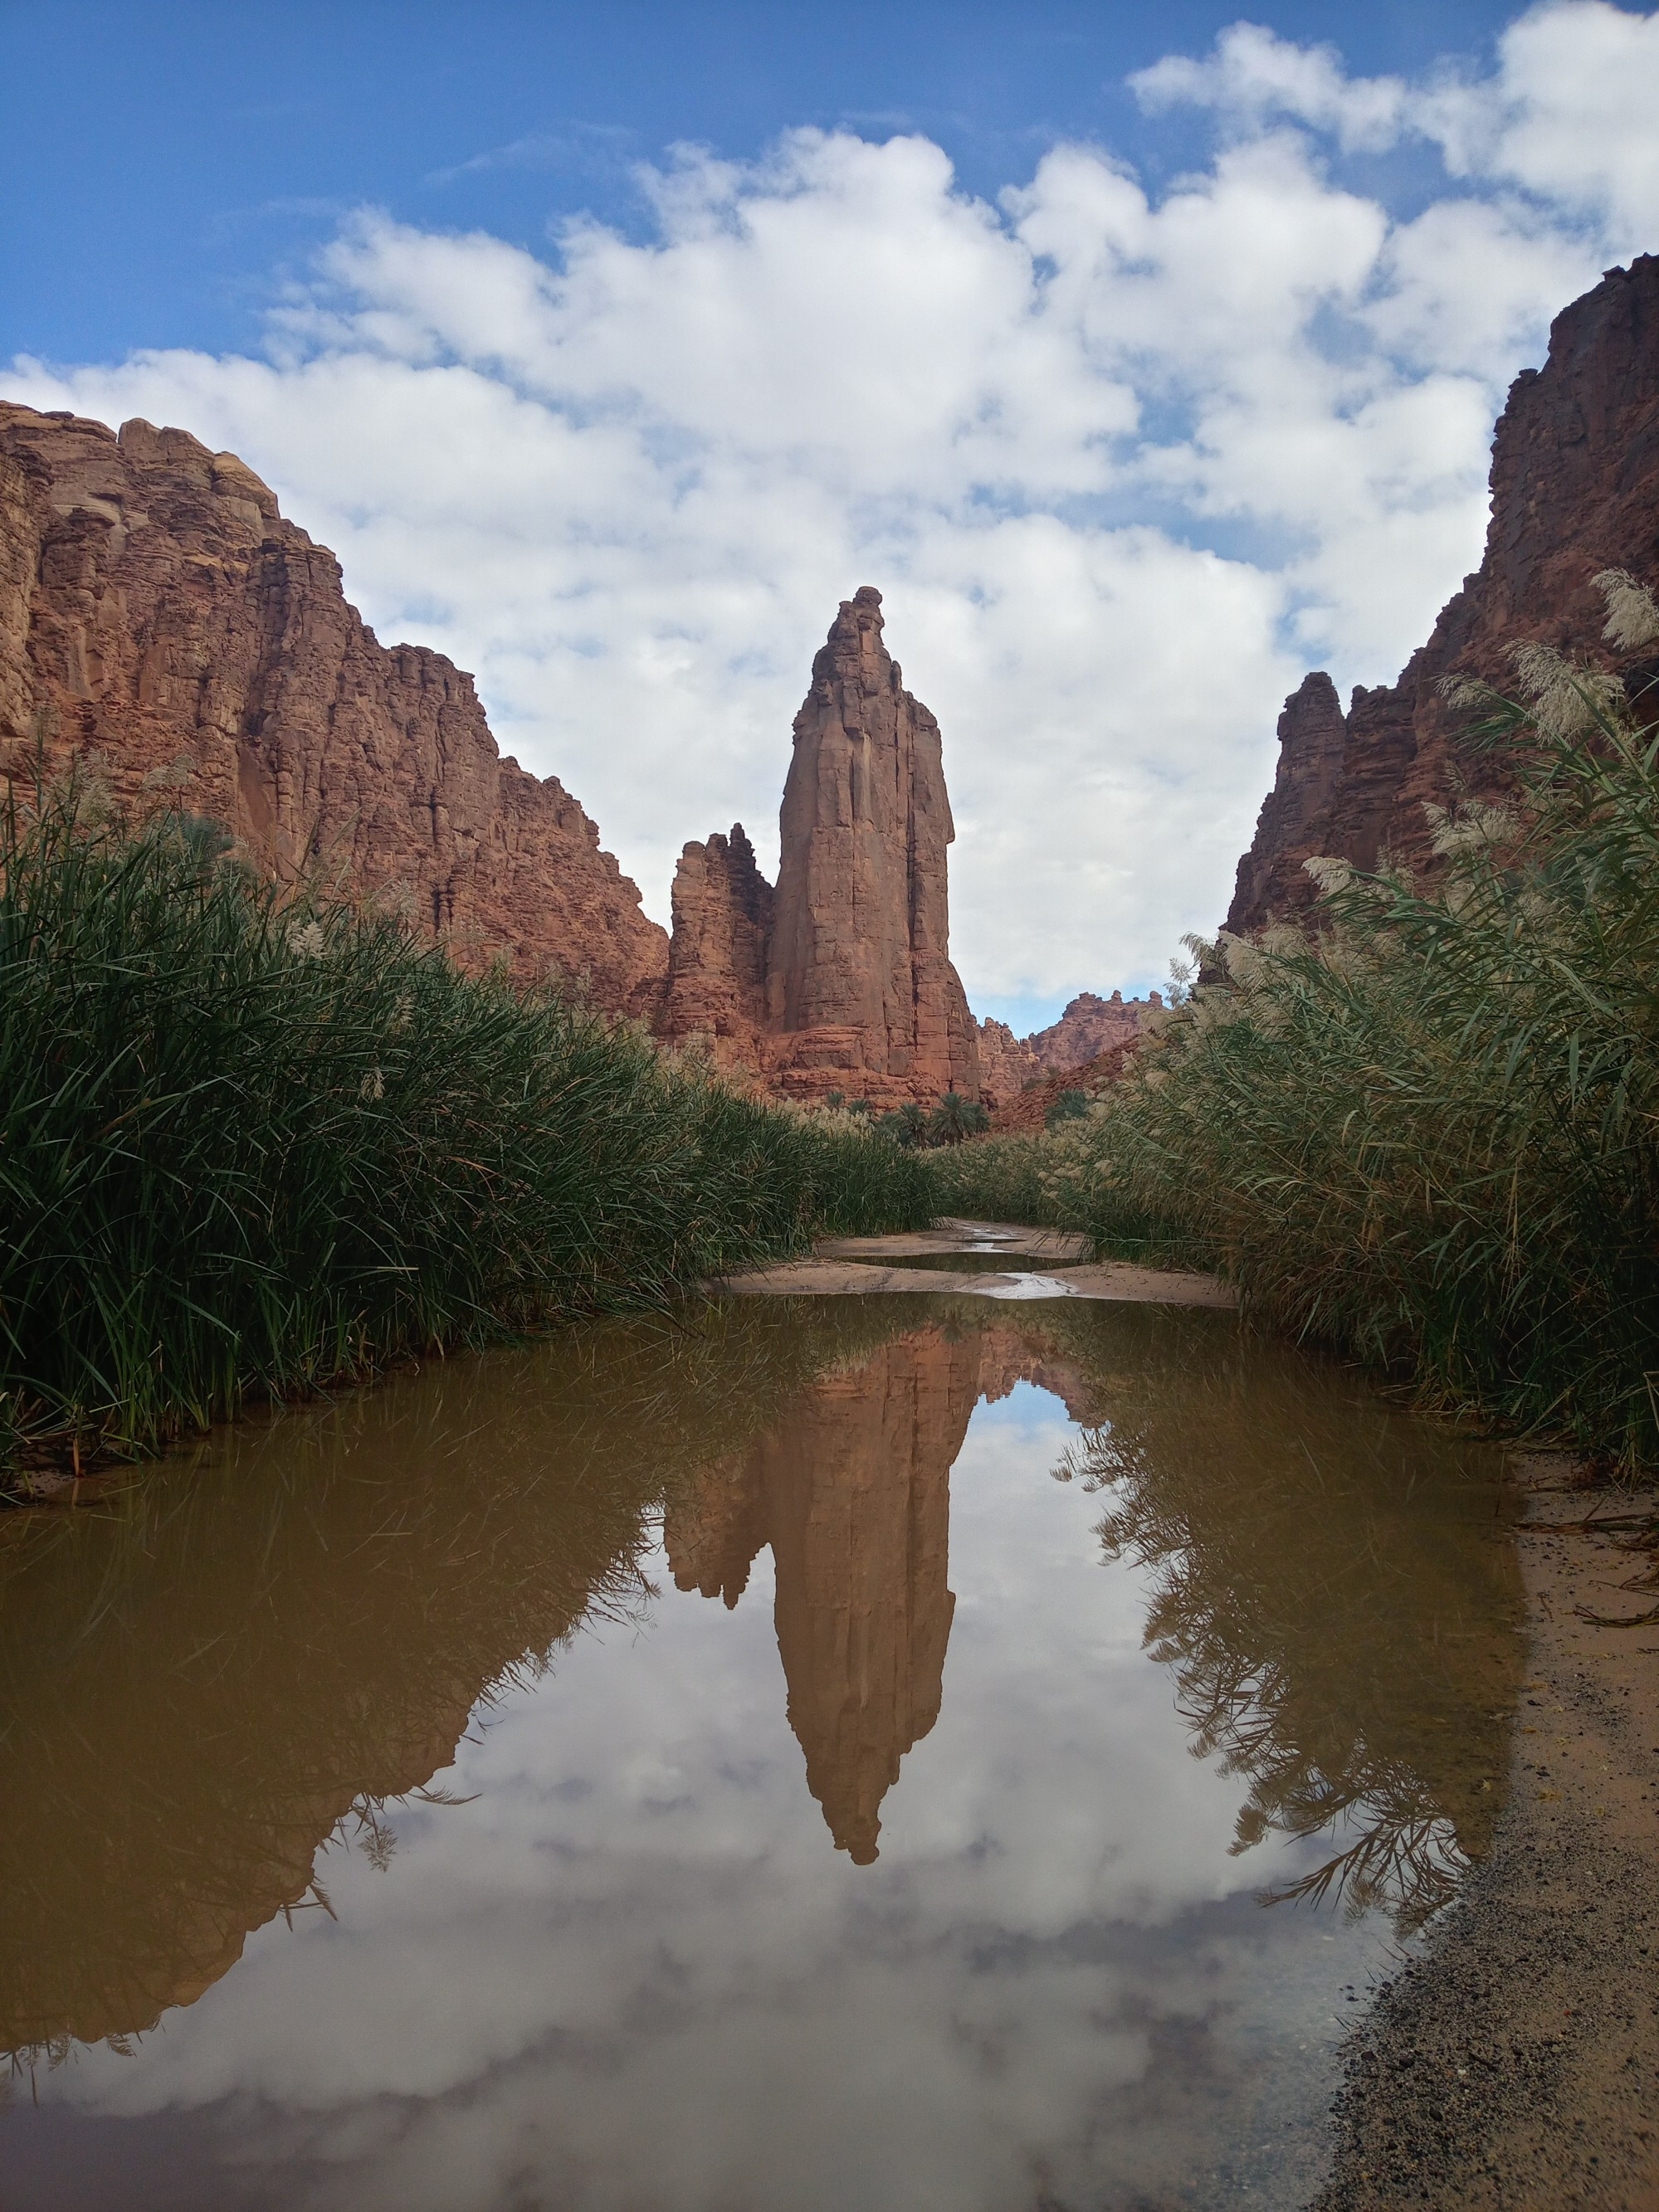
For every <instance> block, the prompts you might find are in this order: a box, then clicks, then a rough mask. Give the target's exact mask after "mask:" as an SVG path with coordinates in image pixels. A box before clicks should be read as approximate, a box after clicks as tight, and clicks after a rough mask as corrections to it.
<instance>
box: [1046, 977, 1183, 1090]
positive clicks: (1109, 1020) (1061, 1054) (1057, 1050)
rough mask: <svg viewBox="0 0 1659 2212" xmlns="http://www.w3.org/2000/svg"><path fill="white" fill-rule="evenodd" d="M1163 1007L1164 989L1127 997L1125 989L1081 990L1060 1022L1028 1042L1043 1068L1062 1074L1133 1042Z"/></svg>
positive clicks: (1051, 1072)
mask: <svg viewBox="0 0 1659 2212" xmlns="http://www.w3.org/2000/svg"><path fill="white" fill-rule="evenodd" d="M1163 1011H1164V994H1163V993H1162V992H1161V991H1149V992H1148V993H1147V994H1146V997H1145V998H1144V999H1126V998H1125V997H1124V995H1123V994H1122V992H1121V991H1114V992H1113V994H1112V995H1111V997H1110V998H1109V999H1102V998H1099V997H1097V995H1096V994H1095V993H1094V992H1092V991H1079V994H1078V995H1077V997H1076V998H1075V999H1073V1000H1072V1003H1071V1004H1070V1006H1067V1007H1066V1011H1065V1012H1064V1013H1063V1014H1062V1015H1061V1016H1060V1019H1059V1020H1058V1021H1057V1022H1055V1023H1054V1024H1051V1025H1050V1027H1048V1029H1046V1030H1037V1031H1036V1034H1035V1035H1034V1036H1029V1037H1027V1039H1026V1040H1025V1042H1026V1043H1027V1045H1028V1046H1029V1047H1030V1052H1031V1056H1032V1058H1033V1059H1034V1060H1036V1063H1037V1066H1038V1069H1039V1070H1040V1071H1041V1072H1042V1073H1048V1074H1059V1073H1063V1072H1064V1071H1065V1070H1066V1069H1067V1068H1072V1067H1083V1066H1086V1065H1087V1063H1088V1062H1089V1061H1090V1060H1098V1059H1099V1058H1100V1056H1101V1054H1102V1053H1105V1052H1113V1051H1115V1049H1116V1048H1117V1047H1118V1046H1119V1045H1122V1044H1131V1043H1133V1041H1134V1039H1135V1038H1136V1037H1138V1036H1139V1035H1140V1032H1141V1030H1143V1029H1144V1028H1145V1027H1146V1023H1147V1020H1148V1019H1149V1018H1150V1017H1151V1016H1152V1015H1153V1014H1158V1013H1162V1012H1163Z"/></svg>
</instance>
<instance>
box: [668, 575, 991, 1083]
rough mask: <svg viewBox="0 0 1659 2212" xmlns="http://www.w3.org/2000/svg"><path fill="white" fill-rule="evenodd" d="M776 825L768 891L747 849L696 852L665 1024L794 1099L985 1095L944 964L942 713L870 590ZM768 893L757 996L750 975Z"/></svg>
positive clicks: (844, 612) (855, 613)
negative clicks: (735, 856) (892, 647)
mask: <svg viewBox="0 0 1659 2212" xmlns="http://www.w3.org/2000/svg"><path fill="white" fill-rule="evenodd" d="M779 828H780V861H779V871H778V883H777V889H776V891H775V894H774V893H771V892H770V891H769V888H768V887H767V886H766V885H765V884H764V879H763V878H759V877H758V875H757V874H751V871H752V857H753V856H752V854H750V857H749V860H748V861H747V862H744V863H741V864H740V865H739V866H738V872H736V873H735V874H734V873H733V868H732V853H731V849H730V848H727V847H726V841H725V840H723V839H719V838H713V839H710V840H709V842H708V844H707V845H703V846H697V845H689V846H687V848H685V852H684V854H683V855H682V857H681V861H680V868H679V874H678V878H677V880H676V884H675V894H674V896H675V909H674V912H675V923H674V943H673V949H672V951H671V958H670V973H671V985H670V994H669V1000H668V1004H667V1006H666V1009H665V1016H664V1021H663V1029H664V1033H665V1035H668V1036H675V1037H678V1036H687V1035H689V1034H690V1033H691V1030H692V1028H693V1027H696V1026H702V1028H703V1030H704V1033H705V1034H708V1035H710V1036H713V1037H714V1039H715V1040H716V1041H717V1057H720V1056H722V1055H721V1054H720V1053H719V1051H718V1042H719V1041H720V1040H721V1039H729V1040H730V1041H731V1042H730V1045H729V1048H728V1052H727V1054H726V1055H724V1056H726V1057H729V1058H731V1059H733V1060H744V1059H745V1058H747V1059H749V1060H750V1064H753V1065H757V1066H758V1067H759V1068H760V1070H761V1071H762V1072H763V1073H764V1074H765V1075H766V1076H768V1077H769V1079H770V1080H771V1081H773V1082H774V1083H775V1085H776V1086H777V1087H778V1088H780V1089H781V1090H783V1091H786V1092H788V1093H791V1094H793V1095H794V1096H797V1097H805V1098H811V1097H823V1095H825V1094H826V1093H827V1092H829V1091H832V1090H839V1091H843V1092H845V1093H847V1094H848V1095H849V1096H854V1097H857V1096H864V1097H869V1098H871V1099H872V1101H873V1102H875V1103H878V1104H886V1103H897V1102H898V1101H901V1100H903V1099H906V1098H919V1099H927V1100H932V1099H933V1098H937V1097H939V1096H940V1095H941V1094H942V1093H943V1092H945V1091H950V1090H956V1091H959V1092H960V1093H962V1094H963V1096H964V1097H970V1098H976V1097H978V1096H979V1089H980V1070H979V1053H978V1040H977V1034H976V1031H975V1024H974V1022H973V1018H972V1017H971V1015H970V1014H969V1011H968V1001H967V998H966V995H965V994H964V993H963V987H962V985H961V982H960V981H959V980H958V978H957V973H956V970H955V969H954V968H952V966H951V960H950V917H949V895H948V888H947V880H946V878H947V853H948V848H949V847H950V844H951V839H952V837H953V836H954V835H955V830H954V828H953V825H952V823H951V804H950V800H949V799H948V798H947V796H946V794H945V770H944V761H943V755H942V750H941V745H940V739H939V725H938V723H937V722H936V721H935V720H934V719H933V715H932V714H929V713H928V711H927V708H926V707H924V706H922V705H921V702H920V701H919V700H917V699H915V697H913V696H912V695H911V694H910V693H909V692H908V691H907V690H905V689H904V686H903V684H902V679H901V674H900V670H899V667H898V665H897V663H896V661H895V660H894V659H892V657H891V655H890V653H889V652H888V650H887V647H886V646H885V644H884V641H883V637H882V614H881V594H880V592H878V591H876V590H874V589H873V588H872V586H870V585H868V584H866V585H863V586H860V589H859V590H858V591H857V592H854V595H853V597H852V598H851V599H846V600H843V601H842V606H841V610H840V612H839V613H838V614H837V616H836V620H835V622H834V623H833V624H832V625H831V627H830V630H829V638H828V641H826V643H825V644H824V645H823V647H822V649H821V650H820V651H819V653H818V654H817V659H815V660H814V661H813V664H812V682H811V690H809V691H808V693H807V696H806V698H805V702H804V703H803V705H802V707H801V709H800V712H799V714H797V715H796V717H795V724H794V750H793V757H792V759H791V761H790V764H789V772H788V776H787V781H786V782H785V786H784V794H783V806H782V810H781V816H780V822H779ZM746 849H747V848H746V841H745V850H746ZM768 904H769V909H770V910H769V922H768V924H767V927H766V937H765V957H764V963H763V975H764V989H763V993H762V994H760V996H759V997H758V999H757V998H756V997H755V996H754V995H753V994H752V991H751V987H750V982H749V981H747V980H745V979H747V978H748V977H749V976H750V974H751V971H752V965H753V962H752V952H753V948H754V947H755V945H756V944H757V937H756V932H757V929H758V928H759V927H760V921H759V917H760V916H761V915H763V912H764V911H765V910H766V908H767V907H768ZM739 971H741V973H740V972H739ZM699 1010H701V1016H702V1018H701V1020H699V1019H698V1018H697V1017H698V1013H699ZM722 1023H724V1026H722ZM751 1026H752V1032H753V1035H752V1040H751V1037H750V1029H751Z"/></svg>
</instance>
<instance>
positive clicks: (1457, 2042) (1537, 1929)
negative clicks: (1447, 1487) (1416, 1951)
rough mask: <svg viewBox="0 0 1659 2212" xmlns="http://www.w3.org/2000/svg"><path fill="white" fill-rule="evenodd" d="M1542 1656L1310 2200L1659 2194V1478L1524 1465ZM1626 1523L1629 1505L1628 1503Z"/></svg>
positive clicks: (1343, 2102) (1446, 2211) (1368, 2046)
mask: <svg viewBox="0 0 1659 2212" xmlns="http://www.w3.org/2000/svg"><path fill="white" fill-rule="evenodd" d="M1520 1474H1521V1477H1522V1483H1523V1486H1524V1487H1525V1489H1526V1491H1527V1493H1528V1510H1527V1516H1526V1519H1525V1520H1524V1522H1522V1529H1521V1533H1520V1535H1519V1539H1518V1541H1519V1543H1520V1546H1521V1554H1522V1573H1523V1577H1524V1579H1525V1584H1526V1589H1527V1593H1528V1600H1529V1603H1530V1609H1531V1613H1532V1623H1531V1647H1530V1648H1531V1666H1530V1670H1529V1673H1528V1681H1527V1686H1526V1688H1525V1690H1524V1691H1523V1692H1522V1709H1521V1726H1520V1729H1519V1730H1518V1732H1517V1735H1516V1746H1515V1754H1514V1757H1515V1769H1514V1775H1513V1792H1514V1794H1513V1796H1512V1797H1511V1800H1510V1805H1509V1808H1507V1811H1506V1813H1505V1815H1504V1820H1503V1822H1502V1824H1501V1826H1500V1828H1499V1832H1498V1841H1497V1844H1496V1848H1495V1849H1494V1850H1493V1853H1492V1857H1490V1858H1489V1859H1488V1860H1487V1861H1486V1863H1485V1864H1484V1865H1483V1866H1481V1867H1480V1868H1479V1869H1476V1871H1475V1874H1474V1876H1473V1877H1472V1879H1471V1880H1470V1881H1469V1883H1468V1887H1467V1889H1466V1890H1465V1893H1464V1895H1463V1897H1462V1899H1461V1900H1460V1902H1459V1903H1458V1905H1456V1906H1455V1907H1454V1908H1453V1910H1452V1912H1451V1914H1450V1915H1449V1918H1448V1920H1447V1923H1446V1924H1445V1926H1444V1927H1443V1929H1442V1931H1441V1932H1440V1934H1439V1935H1438V1936H1437V1937H1436V1938H1434V1939H1433V1940H1431V1942H1430V1944H1429V1946H1428V1947H1427V1949H1426V1950H1425V1954H1423V1955H1422V1956H1421V1958H1420V1959H1419V1960H1416V1961H1414V1962H1413V1964H1412V1965H1410V1966H1407V1968H1406V1970H1405V1971H1404V1972H1402V1973H1401V1975H1400V1976H1399V1978H1397V1979H1396V1980H1395V1981H1394V1982H1393V1983H1392V1984H1387V1985H1385V1986H1384V1988H1383V1990H1382V1992H1381V1993H1380V1995H1379V1996H1378V2000H1377V2002H1376V2006H1375V2008H1374V2009H1373V2010H1372V2011H1371V2012H1370V2015H1368V2017H1367V2019H1366V2021H1364V2025H1363V2026H1362V2027H1361V2029H1360V2031H1359V2033H1358V2035H1357V2037H1356V2039H1355V2041H1354V2043H1353V2045H1352V2050H1351V2051H1350V2054H1349V2057H1348V2061H1347V2067H1346V2075H1347V2086H1346V2089H1345V2090H1344V2092H1343V2093H1342V2095H1341V2096H1340V2099H1339V2100H1338V2105H1337V2130H1338V2148H1337V2155H1336V2160H1335V2165H1334V2169H1333V2174H1332V2179H1331V2180H1330V2181H1329V2183H1328V2185H1327V2186H1326V2187H1325V2189H1324V2190H1323V2191H1322V2192H1321V2194H1320V2195H1319V2196H1318V2197H1316V2198H1315V2199H1314V2212H1372V2208H1382V2207H1394V2206H1404V2205H1422V2204H1431V2205H1433V2206H1435V2207H1437V2208H1439V2212H1453V2209H1454V2208H1455V2212H1462V2208H1464V2207H1472V2208H1486V2207H1494V2208H1496V2207H1502V2208H1504V2212H1534V2208H1536V2212H1553V2208H1555V2207H1557V2206H1562V2207H1568V2206H1584V2207H1607V2208H1618V2212H1651V2208H1654V2207H1659V1619H1648V1620H1647V1621H1646V1625H1645V1626H1641V1625H1631V1626H1603V1625H1601V1624H1600V1622H1598V1621H1593V1620H1587V1619H1586V1618H1585V1617H1584V1616H1585V1614H1587V1613H1588V1614H1595V1615H1598V1616H1600V1617H1601V1621H1603V1622H1604V1621H1606V1620H1619V1621H1620V1622H1626V1623H1631V1624H1639V1623H1641V1622H1642V1621H1643V1620H1644V1617H1645V1616H1651V1615H1654V1614H1655V1613H1656V1608H1659V1584H1656V1582H1655V1580H1654V1579H1653V1567H1654V1561H1655V1554H1654V1553H1653V1552H1652V1551H1650V1550H1645V1549H1641V1548H1632V1547H1633V1546H1635V1545H1639V1542H1640V1537H1641V1527H1640V1524H1641V1522H1643V1520H1644V1518H1648V1519H1650V1518H1651V1516H1653V1515H1654V1514H1655V1513H1656V1512H1659V1492H1654V1491H1650V1492H1644V1493H1640V1494H1637V1495H1632V1493H1630V1492H1620V1491H1614V1490H1610V1489H1606V1488H1600V1489H1587V1488H1584V1487H1583V1486H1580V1485H1579V1484H1578V1483H1577V1482H1576V1481H1575V1480H1574V1479H1573V1475H1572V1471H1571V1468H1570V1466H1568V1465H1567V1464H1566V1463H1565V1462H1561V1461H1559V1460H1558V1461H1548V1460H1543V1459H1534V1460H1532V1461H1529V1462H1522V1463H1521V1468H1520ZM1621 1524H1622V1525H1621Z"/></svg>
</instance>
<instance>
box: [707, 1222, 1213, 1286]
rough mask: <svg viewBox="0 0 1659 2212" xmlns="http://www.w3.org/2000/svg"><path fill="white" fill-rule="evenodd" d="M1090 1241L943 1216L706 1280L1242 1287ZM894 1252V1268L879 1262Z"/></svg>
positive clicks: (788, 1283) (749, 1283)
mask: <svg viewBox="0 0 1659 2212" xmlns="http://www.w3.org/2000/svg"><path fill="white" fill-rule="evenodd" d="M1088 1251H1089V1245H1088V1240H1087V1239H1086V1238H1085V1237H1074V1236H1072V1235H1069V1234H1068V1233H1067V1232H1066V1231H1063V1230H1057V1229H1019V1228H1016V1227H1013V1226H1011V1225H1007V1224H1004V1223H1000V1222H982V1221H945V1222H943V1223H941V1224H940V1225H939V1227H938V1228H937V1229H924V1230H919V1231H915V1232H914V1233H912V1234H908V1235H905V1236H901V1237H829V1238H826V1239H825V1240H824V1241H823V1243H820V1244H819V1245H818V1246H817V1248H816V1249H815V1250H814V1252H813V1254H812V1255H811V1258H810V1259H805V1260H787V1261H783V1262H782V1263H781V1264H780V1265H779V1266H777V1267H758V1268H756V1269H755V1270H754V1271H753V1273H749V1274H743V1275H729V1276H727V1277H726V1279H724V1280H723V1281H721V1282H719V1283H714V1284H711V1285H709V1287H710V1289H712V1290H720V1291H731V1292H732V1293H734V1294H735V1295H737V1296H738V1297H848V1296H852V1295H854V1294H858V1293H863V1294H865V1295H868V1294H870V1293H872V1292H876V1291H907V1292H911V1293H914V1292H916V1291H933V1292H935V1293H937V1292H939V1291H955V1292H957V1293H966V1294H967V1295H969V1296H970V1297H984V1298H1022V1299H1023V1298H1044V1297H1048V1298H1121V1299H1127V1300H1129V1301H1131V1302H1133V1303H1134V1304H1141V1305H1152V1304H1163V1305H1179V1306H1220V1307H1231V1306H1236V1305H1237V1303H1238V1294H1237V1291H1235V1290H1234V1289H1233V1287H1232V1285H1231V1284H1230V1283H1224V1282H1221V1281H1219V1280H1218V1279H1217V1278H1216V1277H1215V1276H1213V1275H1194V1274H1185V1273H1179V1272H1178V1271H1176V1270H1175V1269H1173V1268H1167V1267H1132V1266H1129V1265H1127V1263H1125V1262H1122V1261H1115V1260H1109V1261H1097V1262H1090V1261H1089V1260H1088ZM952 1253H961V1254H962V1255H963V1256H964V1257H966V1256H969V1255H972V1256H973V1257H975V1258H979V1259H982V1258H983V1257H984V1255H986V1254H987V1253H994V1254H998V1255H1002V1254H1006V1256H1007V1260H1008V1268H1007V1272H1006V1273H995V1274H984V1273H979V1272H977V1271H975V1272H972V1273H970V1272H969V1271H968V1270H966V1269H963V1271H962V1272H961V1273H957V1272H956V1271H955V1270H953V1269H951V1268H949V1267H939V1266H938V1265H937V1264H934V1265H931V1266H929V1267H926V1268H922V1267H915V1266H910V1267H907V1266H906V1265H905V1264H904V1263H905V1261H907V1260H908V1261H916V1260H921V1259H926V1260H928V1261H933V1262H937V1261H939V1259H941V1258H948V1257H949V1256H950V1255H951V1254H952ZM884 1260H891V1261H893V1262H894V1264H893V1265H892V1266H891V1267H883V1266H881V1265H880V1264H879V1262H881V1261H884Z"/></svg>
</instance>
